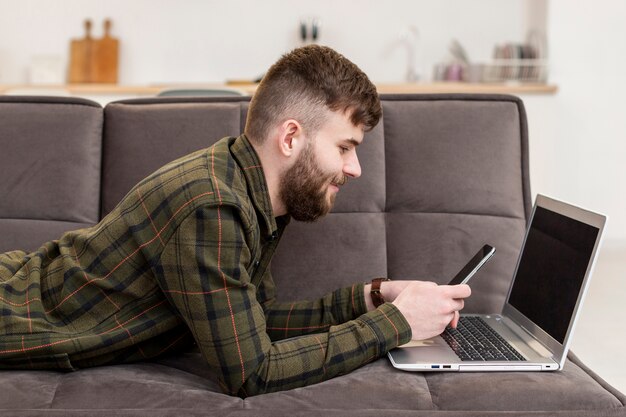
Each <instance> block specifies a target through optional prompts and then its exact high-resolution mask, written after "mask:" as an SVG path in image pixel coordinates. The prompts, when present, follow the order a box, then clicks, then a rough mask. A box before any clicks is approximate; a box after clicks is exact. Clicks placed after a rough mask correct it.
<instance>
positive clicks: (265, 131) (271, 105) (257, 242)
mask: <svg viewBox="0 0 626 417" xmlns="http://www.w3.org/2000/svg"><path fill="white" fill-rule="evenodd" d="M380 117H381V105H380V102H379V99H378V95H377V92H376V89H375V87H374V85H372V83H371V82H370V81H369V79H368V78H367V76H366V75H365V74H364V73H363V72H362V71H361V70H359V69H358V68H357V67H356V66H355V65H354V64H353V63H352V62H350V61H349V60H347V59H346V58H345V57H343V56H341V55H340V54H338V53H337V52H335V51H333V50H332V49H330V48H326V47H320V46H309V47H304V48H300V49H296V50H294V51H292V52H291V53H289V54H286V55H285V56H283V57H282V58H281V59H280V60H279V61H278V62H276V64H274V65H273V66H272V67H271V69H270V70H269V71H268V73H267V75H266V76H265V77H264V78H263V81H262V82H261V84H260V85H259V88H258V90H257V92H256V94H255V96H254V98H253V99H252V102H251V104H250V108H249V114H248V119H247V123H246V128H245V134H244V135H242V136H240V137H238V138H234V137H229V138H224V139H222V140H220V141H219V142H217V143H216V144H215V145H214V146H211V147H210V148H208V149H204V150H201V151H198V152H195V153H192V154H190V155H187V156H185V157H183V158H180V159H178V160H176V161H173V162H171V163H170V164H168V165H166V166H164V167H163V168H161V169H159V170H158V171H156V172H155V173H153V174H152V175H150V176H149V177H148V178H146V179H145V180H143V181H141V182H140V183H139V184H138V185H137V186H136V187H135V188H133V189H132V190H131V191H130V192H129V193H128V195H127V196H126V197H125V198H124V199H123V200H122V201H121V202H120V204H119V205H118V206H117V207H116V208H115V210H113V211H112V212H111V213H110V214H109V215H108V216H106V217H105V218H104V219H103V220H102V221H101V222H100V223H99V224H98V225H96V226H93V227H91V228H88V229H81V230H77V231H74V232H68V233H66V234H64V235H63V236H62V237H61V238H60V239H59V240H58V241H52V242H48V243H45V244H44V245H42V246H41V247H40V248H39V249H38V250H37V251H36V252H33V253H29V254H27V253H25V252H23V251H13V252H8V253H5V254H0V306H1V307H2V310H1V313H0V317H1V324H0V368H4V369H10V368H24V369H29V368H31V369H65V370H72V369H79V368H84V367H91V366H98V365H110V364H119V363H128V362H133V361H141V360H146V359H151V358H155V357H157V356H159V355H162V354H164V353H170V352H174V351H180V350H183V349H187V348H189V347H190V346H192V345H193V344H197V346H198V347H199V349H200V351H201V352H202V355H203V356H204V358H205V360H206V362H207V363H208V365H209V366H210V368H211V369H212V371H213V372H214V373H215V375H216V377H217V379H218V380H219V382H220V384H221V386H222V388H223V390H224V391H225V392H227V393H230V394H236V395H240V396H242V397H245V396H249V395H255V394H259V393H264V392H271V391H278V390H285V389H290V388H295V387H299V386H304V385H309V384H313V383H317V382H320V381H323V380H326V379H329V378H332V377H334V376H337V375H340V374H345V373H347V372H350V371H352V370H353V369H355V368H358V367H359V366H362V365H364V364H366V363H368V362H370V361H372V360H374V359H376V358H379V357H381V356H382V355H384V354H385V353H386V352H387V351H388V350H390V349H392V348H394V347H396V346H398V345H400V344H403V343H406V342H408V341H409V340H410V339H411V338H413V339H425V338H429V337H432V336H435V335H437V334H439V333H441V332H442V331H443V330H444V328H445V327H446V325H448V324H450V323H451V324H452V326H456V323H457V321H458V314H459V313H458V311H459V310H461V309H462V308H463V299H464V298H466V297H468V296H469V295H470V289H469V287H468V286H467V285H459V286H438V285H436V284H434V283H428V282H420V281H384V282H382V281H381V280H376V281H375V282H374V283H373V284H372V285H373V286H374V291H373V292H371V285H370V284H367V285H365V284H354V285H353V286H352V287H349V288H344V289H339V290H337V291H334V292H333V293H331V294H328V295H327V296H325V297H324V298H322V299H320V300H316V301H305V302H294V303H284V304H282V303H277V302H275V300H274V283H273V281H272V277H271V275H270V272H269V268H268V266H269V263H270V260H271V258H272V255H273V253H274V251H275V249H276V246H277V244H278V241H279V239H280V236H281V235H282V233H283V230H284V228H285V226H286V225H287V223H288V222H289V219H290V218H294V219H296V220H301V221H314V220H316V219H318V218H319V217H320V216H323V215H325V214H327V213H328V212H329V210H330V209H331V207H332V205H333V202H334V199H335V196H336V194H337V193H338V192H339V188H340V187H341V186H342V185H343V184H345V183H346V181H347V179H348V178H357V177H359V175H360V174H361V168H360V165H359V161H358V159H357V154H356V148H357V146H358V145H359V144H360V143H361V142H362V141H363V135H364V132H365V131H367V130H369V129H372V128H373V127H374V126H375V125H376V124H377V123H378V121H379V119H380ZM296 261H297V260H294V262H296ZM378 287H380V290H379V291H378V290H377V288H378ZM370 292H371V294H372V296H370V295H369V294H370ZM366 294H367V295H366ZM295 336H297V337H295Z"/></svg>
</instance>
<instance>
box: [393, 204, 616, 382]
mask: <svg viewBox="0 0 626 417" xmlns="http://www.w3.org/2000/svg"><path fill="white" fill-rule="evenodd" d="M605 224H606V216H603V215H600V214H597V213H593V212H590V211H587V210H584V209H581V208H579V207H575V206H572V205H570V204H567V203H564V202H561V201H557V200H554V199H551V198H548V197H545V196H543V195H538V196H537V199H536V201H535V206H534V208H533V212H532V215H531V220H530V223H529V226H528V229H527V231H526V237H525V238H524V243H523V245H522V250H521V252H520V256H519V258H518V261H517V266H516V267H515V274H514V279H513V281H512V282H511V286H510V287H509V292H508V295H507V298H506V302H505V304H504V307H503V310H502V312H501V313H500V314H487V315H481V314H461V317H462V320H476V319H471V318H470V319H468V317H477V318H480V319H482V320H483V321H484V322H485V323H486V324H487V325H488V326H490V327H491V328H492V329H493V330H494V331H495V332H496V333H498V335H499V336H500V337H502V338H503V339H504V340H505V341H506V342H507V343H508V344H509V345H510V346H511V347H513V348H514V349H515V350H517V352H518V353H519V354H520V355H521V358H522V359H514V360H494V359H489V360H484V359H474V360H471V359H467V358H466V359H465V360H461V359H460V357H459V356H458V355H457V353H455V351H454V350H453V349H452V348H451V347H450V345H449V344H448V343H447V342H446V341H445V340H444V338H443V337H441V336H437V337H434V338H432V339H428V340H423V341H411V342H409V343H408V344H406V345H403V346H402V347H399V348H396V349H393V350H392V351H390V352H389V359H390V360H391V363H392V364H393V366H394V367H396V368H398V369H402V370H406V371H421V372H424V371H438V372H441V371H481V372H482V371H556V370H559V369H562V368H563V365H564V363H565V359H566V357H567V352H568V349H569V343H570V341H571V337H572V333H573V330H574V327H575V325H576V321H577V318H578V315H579V312H580V309H581V306H582V302H583V299H584V298H585V294H586V292H587V288H588V285H589V280H590V278H591V274H592V271H593V267H594V263H595V259H596V255H597V253H598V249H599V247H600V243H601V237H602V232H603V230H604V226H605ZM456 349H457V350H458V349H459V348H458V347H457V348H456Z"/></svg>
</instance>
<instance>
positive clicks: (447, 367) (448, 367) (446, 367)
mask: <svg viewBox="0 0 626 417" xmlns="http://www.w3.org/2000/svg"><path fill="white" fill-rule="evenodd" d="M451 368H452V365H443V369H451Z"/></svg>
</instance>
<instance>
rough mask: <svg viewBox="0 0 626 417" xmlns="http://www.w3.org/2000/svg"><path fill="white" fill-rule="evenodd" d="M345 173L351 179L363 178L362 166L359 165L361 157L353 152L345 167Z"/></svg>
mask: <svg viewBox="0 0 626 417" xmlns="http://www.w3.org/2000/svg"><path fill="white" fill-rule="evenodd" d="M343 173H344V174H345V175H347V176H348V177H350V178H359V177H360V176H361V164H359V157H358V156H357V154H356V152H351V154H350V157H349V158H348V160H347V161H346V164H345V165H344V167H343Z"/></svg>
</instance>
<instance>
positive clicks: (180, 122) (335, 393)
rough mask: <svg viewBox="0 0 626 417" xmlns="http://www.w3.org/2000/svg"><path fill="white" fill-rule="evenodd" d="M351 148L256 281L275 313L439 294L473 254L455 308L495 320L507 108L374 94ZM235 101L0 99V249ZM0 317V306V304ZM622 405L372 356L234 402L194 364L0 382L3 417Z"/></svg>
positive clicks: (509, 239)
mask: <svg viewBox="0 0 626 417" xmlns="http://www.w3.org/2000/svg"><path fill="white" fill-rule="evenodd" d="M382 101H383V110H384V116H383V119H382V121H381V123H380V124H379V125H378V126H377V127H376V128H375V129H374V130H373V131H372V132H369V133H368V134H367V135H366V138H365V142H364V144H363V145H362V146H361V147H360V148H359V156H360V161H361V165H362V168H363V175H362V177H361V178H360V179H359V180H357V181H352V182H350V183H349V184H348V185H347V186H346V187H345V189H343V190H342V192H341V193H340V195H339V197H338V200H337V204H336V206H335V208H334V210H333V212H332V213H331V214H329V215H328V216H327V217H326V218H324V219H323V220H322V221H320V222H318V223H315V224H302V223H297V222H292V224H291V225H290V226H289V227H288V229H287V232H286V234H285V236H284V238H283V240H282V241H281V243H280V246H279V250H278V254H277V257H276V258H275V259H274V261H273V264H272V270H273V273H274V277H275V280H276V282H277V286H278V290H279V291H278V295H279V298H280V299H282V300H289V299H302V298H312V297H317V296H321V295H323V294H325V293H326V292H328V291H331V290H333V289H335V288H338V287H340V286H344V285H348V284H351V283H353V282H356V281H369V280H370V279H371V278H373V277H376V276H389V277H392V278H393V279H408V278H418V279H428V280H434V281H437V282H440V283H444V282H446V281H447V280H448V279H449V278H450V277H451V276H452V275H454V273H456V272H457V271H458V269H459V268H460V267H461V266H462V265H463V264H464V262H465V261H466V260H467V259H468V258H469V257H470V256H471V255H473V253H474V252H475V251H476V250H477V249H478V248H479V247H480V246H481V245H482V244H483V243H485V242H488V243H491V244H493V245H494V246H496V247H497V248H498V253H497V255H496V256H495V257H494V259H493V261H491V262H490V263H489V264H488V265H487V266H486V267H485V268H484V269H483V270H482V271H481V276H480V279H476V280H475V281H474V284H473V295H472V297H471V299H469V301H468V302H467V303H466V311H469V312H494V311H499V309H500V308H501V306H502V304H503V302H504V298H505V295H506V291H507V289H508V285H509V282H510V280H511V277H512V274H513V269H514V267H515V261H516V258H517V254H518V250H519V248H520V245H521V243H522V238H523V235H524V231H525V226H526V221H527V219H528V216H529V212H530V209H531V193H530V187H529V176H528V138H527V128H526V116H525V112H524V107H523V104H522V102H521V101H520V100H519V99H517V98H515V97H510V96H481V95H425V96H420V95H410V96H409V95H407V96H401V95H397V96H383V97H382ZM247 106H248V101H247V99H246V98H162V99H145V100H127V101H120V102H115V103H111V104H109V105H107V106H106V107H105V108H104V109H102V108H101V107H100V106H99V105H98V104H96V103H93V102H90V101H87V100H81V99H69V98H48V97H31V98H28V97H6V96H5V97H3V96H0V252H4V251H7V250H11V249H18V248H19V249H34V248H37V247H38V245H39V244H41V243H43V242H44V241H47V240H51V239H55V238H57V237H58V236H59V235H60V234H61V233H62V232H64V231H67V230H72V229H76V228H80V227H85V226H88V225H92V224H95V223H97V222H98V221H99V219H101V218H102V217H103V216H104V215H106V213H108V212H109V211H110V210H111V209H112V208H113V207H114V206H115V205H116V204H117V202H118V201H119V200H120V199H121V198H122V197H123V196H124V194H125V193H126V192H127V191H128V190H129V189H130V188H131V187H132V186H133V185H134V184H135V183H136V182H138V181H139V180H141V179H142V178H143V177H144V176H146V175H147V174H149V173H150V172H152V171H153V170H155V169H156V168H158V167H160V166H161V165H163V164H165V163H166V162H169V161H170V160H173V159H175V158H177V157H178V156H181V155H184V154H186V153H189V152H192V151H194V150H197V149H199V148H204V147H208V146H210V145H211V144H212V143H213V142H214V141H216V140H217V139H220V138H221V137H223V136H227V135H233V136H235V135H238V134H239V133H240V132H241V131H242V129H243V126H244V122H245V117H246V111H247ZM0 303H1V301H0ZM625 404H626V397H625V396H624V395H623V394H621V393H620V392H618V391H616V390H615V389H614V388H612V387H610V386H609V385H607V384H606V383H605V382H604V381H603V380H602V379H601V378H599V377H598V376H597V375H596V374H594V373H593V372H592V371H591V370H589V369H588V368H587V367H585V366H584V365H583V364H582V363H581V362H580V361H579V360H578V359H577V358H576V357H575V356H574V355H573V354H570V357H569V360H568V362H567V365H566V367H565V369H564V370H563V371H561V372H554V373H490V374H484V373H464V374H456V373H430V374H423V373H410V372H402V371H397V370H395V369H394V368H392V367H391V365H390V364H389V363H388V361H387V359H386V358H382V359H380V360H378V361H375V362H373V363H371V364H369V365H367V366H365V367H363V368H360V369H358V370H357V371H355V372H353V373H351V374H348V375H344V376H341V377H338V378H335V379H332V380H329V381H326V382H324V383H321V384H318V385H314V386H310V387H306V388H299V389H294V390H291V391H285V392H280V393H274V394H267V395H261V396H257V397H251V398H247V399H245V400H243V399H240V398H237V397H229V396H227V395H224V394H222V393H221V392H220V391H219V389H218V386H217V384H216V383H215V381H214V380H213V379H212V376H211V374H210V372H209V370H208V369H207V367H206V366H205V364H204V363H203V361H202V360H201V358H200V356H199V354H198V353H197V352H193V351H192V352H187V353H185V354H182V355H179V356H175V357H163V358H161V359H159V360H157V361H154V362H150V363H136V364H132V365H119V366H110V367H100V368H92V369H84V370H79V371H76V372H71V373H61V372H51V371H0V414H3V415H8V416H30V415H58V416H83V415H90V416H91V415H95V416H100V415H102V416H110V415H115V416H143V415H150V416H171V415H181V416H205V415H220V416H231V415H232V416H236V415H244V414H245V415H255V416H256V415H303V416H304V415H325V414H337V415H347V416H350V415H355V416H356V415H359V416H368V415H371V416H381V415H383V416H387V415H389V416H402V415H411V416H419V415H435V416H438V415H441V416H485V415H507V416H512V415H537V416H543V415H564V416H617V415H626V408H625Z"/></svg>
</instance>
